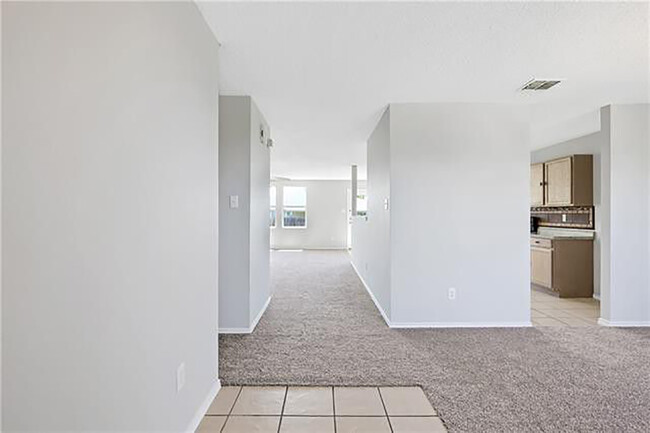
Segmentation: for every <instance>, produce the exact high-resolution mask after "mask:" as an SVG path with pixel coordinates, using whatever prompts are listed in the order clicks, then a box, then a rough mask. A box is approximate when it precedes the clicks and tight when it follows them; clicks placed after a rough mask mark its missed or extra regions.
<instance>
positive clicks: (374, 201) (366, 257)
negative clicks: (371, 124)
mask: <svg viewBox="0 0 650 433" xmlns="http://www.w3.org/2000/svg"><path fill="white" fill-rule="evenodd" d="M391 110H392V108H388V109H386V111H385V112H384V114H383V115H382V117H381V119H380V120H379V123H378V124H377V126H376V127H375V130H374V131H373V132H372V134H371V135H370V138H369V139H368V148H367V152H368V156H367V163H368V179H367V182H366V189H367V194H368V213H367V215H368V217H367V219H366V218H362V217H357V218H354V219H353V223H352V248H351V255H352V262H353V263H354V265H355V267H356V268H357V271H358V272H359V273H360V274H361V276H362V278H363V279H364V281H365V282H366V284H367V285H368V287H369V289H370V291H371V292H372V294H373V296H374V297H375V299H376V300H377V302H378V303H379V305H380V306H381V309H382V310H383V312H384V314H385V316H386V318H388V320H390V319H391V315H392V304H391V253H392V250H391V212H392V211H391V210H390V209H388V208H390V207H391V206H392V205H391V203H390V202H391V145H392V143H391V134H392V131H391V123H392V118H391V116H392V112H391ZM386 204H387V206H385V205H386ZM387 207H388V208H387Z"/></svg>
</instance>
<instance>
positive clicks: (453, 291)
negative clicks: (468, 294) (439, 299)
mask: <svg viewBox="0 0 650 433" xmlns="http://www.w3.org/2000/svg"><path fill="white" fill-rule="evenodd" d="M449 299H450V300H452V301H453V300H454V299H456V289H455V288H453V287H450V288H449Z"/></svg>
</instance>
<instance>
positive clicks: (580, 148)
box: [530, 107, 610, 298]
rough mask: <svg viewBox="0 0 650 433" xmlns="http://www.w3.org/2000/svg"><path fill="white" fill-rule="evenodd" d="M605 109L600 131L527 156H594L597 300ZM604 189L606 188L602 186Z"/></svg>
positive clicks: (603, 235)
mask: <svg viewBox="0 0 650 433" xmlns="http://www.w3.org/2000/svg"><path fill="white" fill-rule="evenodd" d="M608 110H609V108H608V107H603V108H601V109H600V112H599V113H600V115H599V124H600V125H601V126H599V131H598V132H595V133H593V134H589V135H585V136H583V137H579V138H575V139H573V140H568V141H564V142H562V143H558V144H554V145H553V146H549V147H545V148H542V149H538V150H535V151H533V152H531V154H530V162H531V164H535V163H539V162H546V161H550V160H552V159H555V158H561V157H563V156H569V155H578V154H587V155H593V156H594V180H593V182H594V208H595V214H596V222H595V231H596V236H595V238H594V295H595V296H596V297H598V298H599V297H600V281H601V255H602V250H603V244H608V239H609V227H608V225H607V224H606V223H607V221H608V218H607V216H608V215H609V211H610V210H609V194H603V193H602V189H603V187H602V185H607V183H608V182H609V171H608V170H603V166H605V167H607V166H608V164H609V116H608ZM605 188H607V187H605Z"/></svg>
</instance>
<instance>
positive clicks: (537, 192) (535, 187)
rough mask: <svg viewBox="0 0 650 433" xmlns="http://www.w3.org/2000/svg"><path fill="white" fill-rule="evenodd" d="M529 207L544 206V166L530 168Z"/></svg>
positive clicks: (535, 165)
mask: <svg viewBox="0 0 650 433" xmlns="http://www.w3.org/2000/svg"><path fill="white" fill-rule="evenodd" d="M530 205H531V206H543V205H544V164H543V163H540V164H533V165H531V166H530Z"/></svg>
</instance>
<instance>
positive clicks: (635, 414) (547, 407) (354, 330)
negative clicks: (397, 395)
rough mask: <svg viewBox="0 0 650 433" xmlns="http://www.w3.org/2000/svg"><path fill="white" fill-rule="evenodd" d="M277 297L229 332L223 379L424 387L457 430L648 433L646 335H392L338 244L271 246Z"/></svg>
mask: <svg viewBox="0 0 650 433" xmlns="http://www.w3.org/2000/svg"><path fill="white" fill-rule="evenodd" d="M271 274H272V284H273V293H274V295H273V299H272V300H271V303H270V305H269V308H268V310H267V311H266V313H265V314H264V316H263V317H262V319H261V320H260V322H259V324H258V326H257V329H256V330H255V331H254V332H253V333H252V334H250V335H222V336H221V337H220V350H219V363H220V370H221V371H220V375H221V379H222V382H223V384H224V385H356V386H380V385H399V386H408V385H420V386H421V387H422V389H423V390H424V392H425V394H426V395H427V397H428V398H429V400H430V401H431V403H432V404H433V406H434V408H435V409H436V411H437V412H438V414H439V415H440V417H441V418H442V419H443V421H444V422H445V424H446V426H447V428H448V429H449V430H450V431H542V430H546V431H568V430H573V431H575V430H582V431H603V430H604V431H612V430H617V431H647V430H648V429H650V414H649V413H648V412H647V410H644V409H643V408H645V407H647V406H648V405H649V404H650V383H648V377H650V366H649V365H648V364H647V362H646V360H647V359H648V358H649V357H650V348H649V347H648V344H647V341H648V331H647V330H645V329H634V330H631V329H613V328H602V327H599V328H589V327H586V328H585V327H579V328H578V327H567V328H552V327H548V328H511V329H495V328H492V329H478V328H475V329H417V330H404V329H402V330H392V329H389V328H388V327H387V326H386V325H385V324H384V322H383V320H382V318H381V316H380V315H379V312H378V311H377V310H376V308H375V307H374V305H373V303H372V300H371V299H370V297H369V296H368V295H367V293H366V292H365V290H364V288H363V285H362V284H361V282H360V281H359V279H358V278H357V276H356V274H355V272H354V270H353V269H352V267H351V265H350V263H349V259H348V255H347V253H345V252H341V251H304V252H274V253H273V254H272V263H271Z"/></svg>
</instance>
